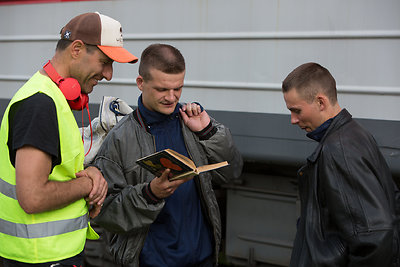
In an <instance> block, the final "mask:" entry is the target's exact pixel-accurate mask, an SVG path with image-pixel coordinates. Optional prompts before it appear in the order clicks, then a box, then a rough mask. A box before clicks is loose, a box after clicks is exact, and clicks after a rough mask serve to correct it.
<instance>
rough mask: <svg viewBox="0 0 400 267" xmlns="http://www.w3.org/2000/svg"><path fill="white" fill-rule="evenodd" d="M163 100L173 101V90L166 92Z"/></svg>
mask: <svg viewBox="0 0 400 267" xmlns="http://www.w3.org/2000/svg"><path fill="white" fill-rule="evenodd" d="M165 98H166V99H167V100H168V101H174V100H175V92H174V90H168V91H167V95H166V96H165Z"/></svg>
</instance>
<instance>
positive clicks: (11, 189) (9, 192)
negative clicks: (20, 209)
mask: <svg viewBox="0 0 400 267" xmlns="http://www.w3.org/2000/svg"><path fill="white" fill-rule="evenodd" d="M0 193H1V194H3V195H6V196H8V197H9V198H12V199H15V200H16V199H17V190H16V187H15V185H12V184H9V183H7V182H6V181H4V180H3V179H2V178H1V177H0Z"/></svg>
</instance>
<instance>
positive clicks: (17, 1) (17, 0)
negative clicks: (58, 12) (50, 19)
mask: <svg viewBox="0 0 400 267" xmlns="http://www.w3.org/2000/svg"><path fill="white" fill-rule="evenodd" d="M87 1H94V0H13V1H10V0H0V5H24V4H44V3H60V2H87Z"/></svg>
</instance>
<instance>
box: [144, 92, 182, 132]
mask: <svg viewBox="0 0 400 267" xmlns="http://www.w3.org/2000/svg"><path fill="white" fill-rule="evenodd" d="M180 107H181V104H179V103H178V104H177V105H176V107H175V110H174V112H172V114H169V115H165V114H162V113H159V112H157V111H151V110H148V109H147V108H146V107H145V106H144V105H143V100H142V95H140V96H139V99H138V108H139V111H140V114H141V115H142V116H143V118H144V119H145V121H146V124H147V125H148V126H152V125H155V124H159V123H162V122H164V121H166V120H168V119H174V118H176V117H177V116H178V115H179V108H180Z"/></svg>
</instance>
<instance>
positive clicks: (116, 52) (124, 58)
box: [97, 45, 138, 63]
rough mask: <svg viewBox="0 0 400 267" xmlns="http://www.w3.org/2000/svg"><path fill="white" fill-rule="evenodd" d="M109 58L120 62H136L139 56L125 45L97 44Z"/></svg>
mask: <svg viewBox="0 0 400 267" xmlns="http://www.w3.org/2000/svg"><path fill="white" fill-rule="evenodd" d="M97 47H98V48H99V49H100V50H101V51H103V53H104V54H106V55H107V56H108V57H109V58H111V59H112V60H114V61H117V62H119V63H136V62H137V61H138V58H137V57H135V56H134V55H132V54H131V53H130V52H128V50H126V49H125V48H123V47H115V46H102V45H98V46H97Z"/></svg>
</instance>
